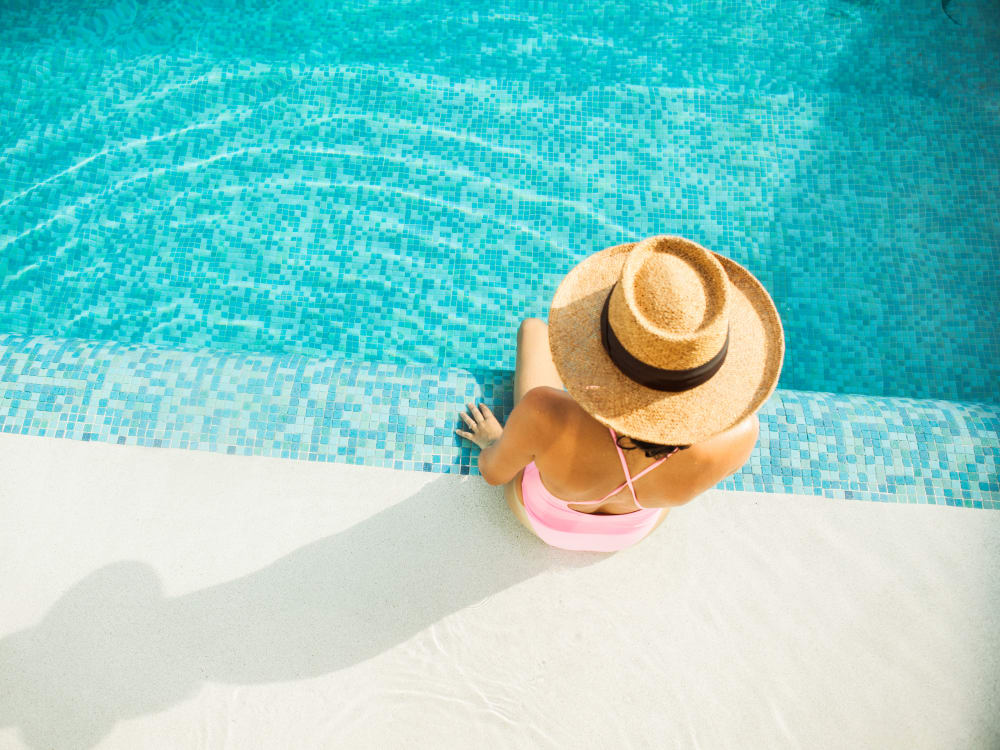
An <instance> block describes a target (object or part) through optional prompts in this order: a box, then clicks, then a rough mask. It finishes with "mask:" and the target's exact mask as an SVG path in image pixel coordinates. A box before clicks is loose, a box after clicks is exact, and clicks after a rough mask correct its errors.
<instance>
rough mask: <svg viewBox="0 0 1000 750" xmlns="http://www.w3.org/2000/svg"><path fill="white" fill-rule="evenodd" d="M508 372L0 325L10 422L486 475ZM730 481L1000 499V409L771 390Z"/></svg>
mask: <svg viewBox="0 0 1000 750" xmlns="http://www.w3.org/2000/svg"><path fill="white" fill-rule="evenodd" d="M512 399H513V388H512V373H511V372H509V371H496V370H486V371H477V372H470V371H466V370H460V369H454V368H452V369H440V368H429V367H423V366H417V365H409V366H400V365H393V364H388V363H382V364H374V363H369V362H363V361H352V360H320V359H311V358H308V357H304V356H301V355H289V356H261V355H237V354H226V353H221V354H220V353H213V352H188V351H177V350H167V349H158V348H150V347H139V346H126V345H122V344H102V343H94V342H87V341H82V340H57V339H50V338H47V337H24V336H18V335H14V334H6V335H0V430H2V431H3V432H8V433H18V434H25V435H47V436H51V437H57V438H73V439H78V440H98V441H102V442H107V443H117V444H120V445H145V446H156V447H170V448H188V449H199V450H210V451H216V452H221V453H228V454H237V455H263V456H275V457H283V458H293V459H302V460H310V461H333V462H337V463H350V464H364V465H368V466H383V467H390V468H396V469H409V470H417V471H429V472H438V473H460V474H478V469H477V455H478V449H476V448H474V447H473V446H470V445H469V444H467V443H465V442H464V441H461V440H459V439H458V438H457V437H456V436H455V435H454V434H453V430H454V429H455V428H456V427H458V426H460V423H459V420H458V412H459V411H461V410H462V409H463V408H464V404H465V403H466V402H467V401H471V400H476V401H485V402H486V403H487V404H489V405H490V406H491V407H492V408H493V409H494V411H495V412H496V413H497V415H498V416H499V417H500V418H501V420H502V419H504V418H505V416H506V415H507V414H509V412H510V409H511V404H512ZM759 417H760V421H761V437H760V441H759V443H758V446H757V449H756V450H755V451H754V453H753V455H752V456H751V458H750V461H749V462H748V463H747V464H746V465H745V466H744V467H743V468H742V469H741V470H740V471H739V472H738V473H736V474H734V475H733V476H732V477H730V478H728V479H726V480H724V481H723V482H721V483H720V484H719V485H718V487H719V488H720V489H732V490H755V491H762V492H792V493H806V494H815V495H824V496H827V497H831V498H845V499H858V500H876V501H881V502H897V503H923V504H938V505H957V506H963V507H970V508H987V509H997V508H1000V479H998V476H1000V473H998V464H1000V407H997V406H995V405H990V404H972V403H954V402H948V401H931V400H918V399H890V398H874V397H868V396H843V395H836V394H828V393H814V392H803V391H788V390H779V391H776V392H775V394H774V395H773V396H772V398H771V399H770V400H769V401H768V403H767V404H766V405H765V406H764V407H763V408H762V409H761V410H760V412H759Z"/></svg>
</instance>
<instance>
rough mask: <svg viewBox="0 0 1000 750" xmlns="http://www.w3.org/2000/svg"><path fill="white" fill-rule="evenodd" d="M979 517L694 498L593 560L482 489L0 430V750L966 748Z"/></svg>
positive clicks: (984, 652) (986, 553)
mask: <svg viewBox="0 0 1000 750" xmlns="http://www.w3.org/2000/svg"><path fill="white" fill-rule="evenodd" d="M998 552H1000V513H997V512H995V511H984V510H968V509H960V508H948V507H937V506H913V505H909V506H906V505H882V504H877V503H871V502H860V501H849V500H831V499H825V498H820V497H811V496H789V495H759V494H753V493H735V492H719V491H713V492H709V493H706V495H704V496H703V497H701V498H699V499H698V500H696V501H694V502H693V503H691V504H689V505H688V506H686V507H684V508H680V509H677V510H675V511H674V512H673V513H672V515H671V517H670V518H669V519H668V520H667V522H666V523H665V524H664V525H663V526H662V527H661V528H660V529H659V530H658V531H657V532H656V533H655V534H654V535H653V536H652V537H650V538H649V539H647V540H645V541H644V542H642V543H641V544H639V545H638V546H636V547H634V548H632V549H630V550H626V551H623V552H620V553H617V554H614V555H603V554H596V553H572V552H565V551H562V550H556V549H553V548H550V547H547V546H545V545H544V544H542V543H541V542H540V541H538V540H536V539H535V538H534V537H533V536H531V535H530V534H529V533H528V532H527V531H525V530H524V529H523V528H522V527H521V526H520V525H519V524H518V523H517V521H516V520H515V519H514V518H513V517H512V516H511V515H510V513H509V511H508V509H507V507H506V505H505V503H504V501H503V498H502V496H501V494H500V490H499V488H492V487H488V486H486V485H485V484H484V483H483V482H482V481H481V480H480V479H478V478H475V477H472V478H469V477H451V476H443V475H437V474H423V473H410V472H399V471H391V470H386V469H374V468H362V467H354V466H345V465H333V464H317V463H307V462H301V461H283V460H279V459H272V458H246V457H236V456H224V455H219V454H212V453H206V452H196V451H176V450H168V449H151V448H137V447H119V446H112V445H105V444H97V443H83V442H76V441H70V440H55V439H50V438H37V437H23V436H13V435H0V602H2V609H0V748H22V747H24V748H32V749H34V750H41V749H42V748H59V749H60V750H66V749H74V748H80V749H84V748H88V749H89V748H95V747H96V748H123V749H128V750H134V749H135V748H170V750H176V749H177V748H185V749H188V748H239V749H240V750H244V749H246V748H274V747H289V748H314V747H315V748H333V747H336V748H387V747H427V748H442V747H456V748H466V747H490V748H504V749H507V748H533V749H534V748H602V749H603V748H610V747H642V748H664V747H680V748H741V749H742V748H764V747H766V748H786V747H787V748H796V747H806V748H852V749H853V748H907V749H908V750H912V749H913V748H949V749H954V748H988V747H997V746H998V745H1000V656H998V655H1000V648H998V646H1000V637H998V636H1000V617H998V615H1000V565H998V562H1000V558H998Z"/></svg>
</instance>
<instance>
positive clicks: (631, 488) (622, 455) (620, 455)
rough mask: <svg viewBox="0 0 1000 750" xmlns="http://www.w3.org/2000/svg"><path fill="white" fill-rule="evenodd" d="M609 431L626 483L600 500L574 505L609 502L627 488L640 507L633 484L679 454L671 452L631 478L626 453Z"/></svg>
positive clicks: (674, 451) (611, 429) (613, 432)
mask: <svg viewBox="0 0 1000 750" xmlns="http://www.w3.org/2000/svg"><path fill="white" fill-rule="evenodd" d="M608 429H609V430H610V431H611V439H612V441H614V444H615V450H617V451H618V458H619V459H620V460H621V462H622V469H624V470H625V482H624V484H620V485H618V486H617V487H616V488H615V489H613V490H611V492H609V493H608V494H607V495H605V496H604V497H602V498H601V499H600V500H587V501H586V502H579V503H574V505H596V504H597V503H603V502H604V501H605V500H607V499H608V498H609V497H611V496H612V495H617V494H618V493H619V492H621V491H622V488H623V487H626V486H627V487H628V488H629V491H631V493H632V501H633V502H634V503H635V504H636V505H639V498H637V497H636V496H635V486H634V485H633V484H632V483H633V482H634V481H636V480H637V479H641V478H642V477H643V476H644V475H646V474H648V473H649V472H651V471H652V470H653V469H655V468H656V467H657V466H659V465H660V464H662V463H663V462H664V461H666V460H667V459H668V458H670V456H672V455H674V453H676V452H677V450H673V451H671V452H670V453H669V454H668V455H666V456H664V457H663V458H661V459H660V460H659V461H654V462H653V463H652V464H650V465H649V466H647V467H646V468H645V469H643V470H642V471H640V472H639V473H638V474H636V475H635V476H634V477H633V476H630V475H629V473H628V464H627V463H626V462H625V453H624V452H623V451H622V449H621V446H619V445H618V435H616V434H615V431H614V428H612V427H609V428H608ZM639 507H640V508H642V507H643V506H641V505H639Z"/></svg>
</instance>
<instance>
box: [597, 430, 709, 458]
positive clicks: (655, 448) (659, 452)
mask: <svg viewBox="0 0 1000 750" xmlns="http://www.w3.org/2000/svg"><path fill="white" fill-rule="evenodd" d="M623 437H628V435H619V436H618V439H617V440H615V442H616V443H618V447H619V448H621V449H622V450H626V451H632V450H635V449H636V448H641V449H642V451H643V452H644V453H645V454H646V458H659V457H660V456H664V455H666V454H668V453H672V452H673V451H674V449H677V450H681V451H682V450H685V449H687V448H690V447H691V446H690V445H660V444H659V443H647V442H646V441H645V440H636V439H635V438H633V437H629V438H628V439H629V441H630V442H631V443H632V445H622V438H623Z"/></svg>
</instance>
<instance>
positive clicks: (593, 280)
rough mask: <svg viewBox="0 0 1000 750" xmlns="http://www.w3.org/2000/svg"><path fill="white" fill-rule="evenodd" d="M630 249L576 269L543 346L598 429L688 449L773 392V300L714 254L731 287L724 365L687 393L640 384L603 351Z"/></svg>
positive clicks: (777, 345)
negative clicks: (605, 313) (608, 311)
mask: <svg viewBox="0 0 1000 750" xmlns="http://www.w3.org/2000/svg"><path fill="white" fill-rule="evenodd" d="M635 245H636V243H629V244H626V245H618V246H616V247H610V248H608V249H606V250H602V251H600V252H598V253H594V254H593V255H591V256H589V257H587V258H585V259H584V260H583V261H581V262H580V263H579V264H577V265H576V266H575V267H574V268H573V269H572V270H571V271H570V272H569V273H568V274H567V275H566V277H565V278H564V279H563V281H562V283H560V285H559V288H558V289H557V290H556V293H555V295H554V296H553V299H552V305H551V307H550V308H549V346H550V348H551V351H552V360H553V362H554V363H555V366H556V370H557V371H558V373H559V377H560V378H561V379H562V381H563V384H564V385H565V386H566V390H567V391H568V392H569V394H570V395H571V396H572V397H573V399H574V400H575V401H576V402H577V403H578V404H580V406H581V407H583V409H584V410H586V411H587V412H588V413H589V414H591V415H592V416H593V417H594V418H595V419H597V420H598V421H599V422H601V423H602V424H605V425H607V426H609V427H612V428H614V430H615V431H616V432H618V433H619V434H623V435H628V436H629V437H633V438H637V439H639V440H646V441H649V442H652V443H660V444H663V445H691V444H694V443H698V442H700V441H702V440H705V439H707V438H709V437H711V436H713V435H717V434H719V433H720V432H724V431H725V430H728V429H729V428H730V427H733V426H734V425H736V424H739V423H740V422H742V421H743V420H744V419H746V418H748V417H749V416H750V415H752V414H753V413H754V412H755V411H757V409H759V408H760V406H761V405H762V404H763V403H764V402H765V401H767V399H768V397H769V396H770V395H771V393H773V392H774V389H775V387H776V386H777V383H778V377H779V376H780V374H781V365H782V362H783V360H784V355H785V339H784V331H783V329H782V326H781V319H780V318H779V317H778V311H777V309H776V308H775V306H774V301H773V300H772V299H771V296H770V295H769V294H768V293H767V290H766V289H764V287H763V286H762V285H761V283H760V282H759V281H758V280H757V279H756V278H755V277H754V276H753V274H751V273H750V272H749V271H748V270H747V269H745V268H744V267H743V266H741V265H740V264H739V263H736V262H735V261H733V260H730V259H729V258H727V257H725V256H723V255H719V254H718V253H712V255H713V256H714V257H715V258H716V259H717V260H718V261H719V262H720V263H721V264H722V267H723V268H724V269H725V271H726V274H727V276H728V277H729V281H730V284H731V287H732V289H731V291H732V294H731V298H730V299H731V302H730V338H729V350H728V352H727V354H726V359H725V362H723V364H722V367H721V368H720V369H719V371H718V372H717V373H715V375H713V376H712V378H711V379H710V380H708V381H706V382H705V383H702V384H701V385H699V386H696V387H695V388H691V389H690V390H687V391H680V392H676V393H675V392H669V391H657V390H653V389H651V388H646V387H645V386H642V385H639V384H638V383H636V382H635V381H633V380H631V379H629V378H628V377H626V376H625V375H624V374H622V372H621V371H620V370H619V369H618V368H617V367H616V366H615V364H614V363H613V362H612V361H611V358H610V357H609V356H608V354H607V352H606V351H605V350H604V347H603V346H602V344H601V334H600V317H601V308H602V307H603V305H604V300H605V298H606V297H607V296H608V293H609V292H610V291H611V287H612V286H613V285H614V284H615V282H617V281H618V278H619V276H620V275H621V270H622V266H623V265H624V263H625V258H626V257H627V256H628V253H629V252H630V251H631V250H632V248H633V247H635Z"/></svg>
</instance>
